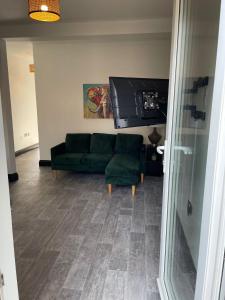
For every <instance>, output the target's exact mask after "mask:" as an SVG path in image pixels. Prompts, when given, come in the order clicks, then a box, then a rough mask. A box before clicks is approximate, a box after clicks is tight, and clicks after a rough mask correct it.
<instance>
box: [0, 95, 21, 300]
mask: <svg viewBox="0 0 225 300" xmlns="http://www.w3.org/2000/svg"><path fill="white" fill-rule="evenodd" d="M1 274H2V275H3V276H4V284H3V281H2V279H1V276H0V299H1V300H3V299H4V300H18V299H19V296H18V288H17V279H16V266H15V256H14V246H13V233H12V219H11V210H10V199H9V186H8V177H7V166H6V153H5V141H4V130H3V121H2V109H1V96H0V275H1Z"/></svg>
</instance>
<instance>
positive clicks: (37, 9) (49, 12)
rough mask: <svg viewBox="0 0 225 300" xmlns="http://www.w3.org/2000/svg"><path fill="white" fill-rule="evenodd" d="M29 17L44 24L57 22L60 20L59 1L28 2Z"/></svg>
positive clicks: (29, 0) (32, 0)
mask: <svg viewBox="0 0 225 300" xmlns="http://www.w3.org/2000/svg"><path fill="white" fill-rule="evenodd" d="M28 5H29V16H30V18H31V19H34V20H37V21H42V22H56V21H58V20H59V19H60V5H59V0H28Z"/></svg>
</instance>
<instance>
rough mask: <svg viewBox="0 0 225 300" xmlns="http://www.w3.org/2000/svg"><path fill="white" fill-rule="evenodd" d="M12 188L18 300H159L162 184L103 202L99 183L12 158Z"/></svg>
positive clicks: (100, 179)
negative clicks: (15, 170) (56, 173)
mask: <svg viewBox="0 0 225 300" xmlns="http://www.w3.org/2000/svg"><path fill="white" fill-rule="evenodd" d="M16 160H17V168H18V172H19V175H20V180H19V181H18V182H16V183H14V184H10V194H11V200H12V218H13V230H14V244H15V252H16V265H17V275H18V284H19V293H20V299H21V300H59V299H60V300H64V299H67V300H86V299H87V300H88V299H91V300H102V299H103V300H114V299H115V300H139V299H144V300H157V299H160V298H159V294H158V290H157V285H156V278H157V277H158V268H159V241H160V220H161V197H162V179H161V178H154V177H147V178H146V179H145V183H144V184H143V185H139V186H138V189H137V195H136V197H135V198H134V199H132V197H131V189H130V187H114V188H113V193H112V196H111V197H110V196H109V195H108V194H107V190H106V187H105V183H104V175H98V174H93V175H88V174H74V173H69V172H60V174H59V176H58V179H57V180H55V179H54V178H53V176H52V172H51V169H50V168H48V167H43V168H39V166H38V160H39V153H38V150H33V151H30V152H28V153H26V154H24V155H21V156H19V157H17V159H16Z"/></svg>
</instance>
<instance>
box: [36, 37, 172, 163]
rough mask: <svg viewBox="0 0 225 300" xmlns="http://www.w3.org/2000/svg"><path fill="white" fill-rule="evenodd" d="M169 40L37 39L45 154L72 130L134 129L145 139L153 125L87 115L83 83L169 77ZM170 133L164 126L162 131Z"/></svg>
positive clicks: (38, 91)
mask: <svg viewBox="0 0 225 300" xmlns="http://www.w3.org/2000/svg"><path fill="white" fill-rule="evenodd" d="M169 57H170V40H169V39H164V40H163V39H151V40H147V39H143V40H131V39H129V40H121V39H120V40H111V41H109V40H103V39H101V40H98V41H93V40H92V41H84V40H83V41H78V40H77V41H58V42H57V41H51V42H50V41H49V42H34V60H35V65H36V94H37V106H38V123H39V138H40V158H41V159H42V160H45V159H46V160H47V159H50V148H51V147H52V146H54V145H56V144H57V143H59V142H62V141H63V140H64V139H65V134H66V133H67V132H106V133H107V132H108V133H109V132H130V133H140V134H143V135H144V136H145V137H146V136H147V135H148V134H149V132H150V129H149V127H142V128H130V129H126V130H115V129H114V124H113V120H91V119H88V120H87V119H84V117H83V90H82V84H83V83H107V82H108V77H109V76H125V77H126V76H131V77H147V78H148V77H153V78H168V74H169ZM161 131H164V130H161Z"/></svg>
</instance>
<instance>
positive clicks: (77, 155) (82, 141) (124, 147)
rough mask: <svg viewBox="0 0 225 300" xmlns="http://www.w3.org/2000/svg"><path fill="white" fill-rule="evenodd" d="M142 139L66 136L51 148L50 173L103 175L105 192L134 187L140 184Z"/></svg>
mask: <svg viewBox="0 0 225 300" xmlns="http://www.w3.org/2000/svg"><path fill="white" fill-rule="evenodd" d="M144 149H145V146H144V145H143V137H142V136H141V135H136V134H117V135H114V134H103V133H94V134H83V133H82V134H74V133H72V134H67V135H66V141H65V142H64V143H61V144H59V145H57V146H55V147H53V148H51V164H52V169H53V170H55V171H56V170H71V171H76V172H87V173H104V174H105V180H106V184H108V191H109V193H111V192H112V185H131V186H132V194H133V195H134V194H135V189H136V185H137V184H138V183H139V182H140V180H141V181H143V176H144V175H143V174H144V166H145V150H144Z"/></svg>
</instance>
